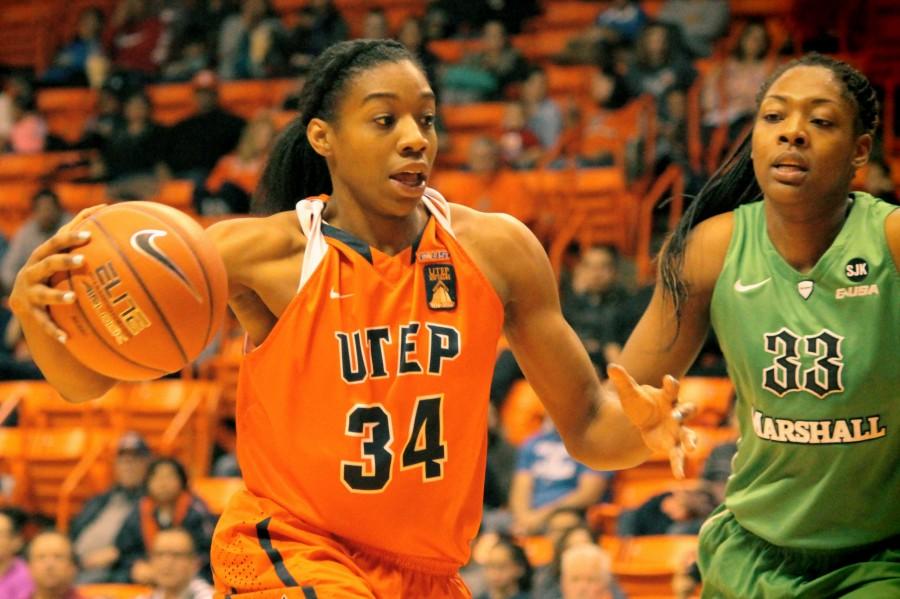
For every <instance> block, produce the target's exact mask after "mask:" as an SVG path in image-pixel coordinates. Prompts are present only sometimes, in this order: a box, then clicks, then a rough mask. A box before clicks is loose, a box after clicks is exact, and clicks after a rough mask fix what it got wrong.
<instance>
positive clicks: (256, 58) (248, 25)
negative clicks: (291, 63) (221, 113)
mask: <svg viewBox="0 0 900 599" xmlns="http://www.w3.org/2000/svg"><path fill="white" fill-rule="evenodd" d="M285 38H286V33H285V31H284V29H283V27H282V25H281V21H280V20H279V19H278V16H277V15H276V14H275V12H274V11H273V10H272V7H271V5H270V4H269V2H268V0H244V2H242V3H241V10H240V12H239V13H238V14H234V15H231V16H230V17H228V18H227V19H225V22H223V23H222V29H221V31H220V33H219V49H218V56H219V76H220V77H222V79H247V78H251V77H256V78H259V77H271V76H275V75H280V74H282V73H284V72H285V70H286V66H287V61H286V57H285V53H286V49H285V42H286V39H285Z"/></svg>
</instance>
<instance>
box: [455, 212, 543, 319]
mask: <svg viewBox="0 0 900 599" xmlns="http://www.w3.org/2000/svg"><path fill="white" fill-rule="evenodd" d="M450 206H451V213H450V218H451V222H452V223H453V232H454V235H455V236H456V239H457V240H458V241H459V243H460V244H461V245H462V246H463V248H464V249H465V250H466V252H467V253H468V254H469V256H470V257H471V258H472V260H474V261H475V264H476V265H477V266H478V268H479V269H480V270H481V272H483V273H484V274H485V276H486V277H487V278H488V280H489V281H490V282H491V284H492V285H493V286H494V290H495V291H496V292H497V295H498V296H499V297H500V299H501V300H502V301H503V303H504V304H506V303H507V301H508V300H509V299H510V297H511V295H512V290H511V288H512V286H513V284H514V278H515V277H517V276H519V275H522V276H525V277H527V276H528V272H529V270H530V268H532V267H537V268H540V267H541V265H543V263H544V262H546V254H545V252H544V249H543V247H542V246H541V244H540V242H538V240H537V238H536V237H535V236H534V234H533V233H532V232H531V231H530V230H529V229H528V227H527V226H525V225H524V224H522V223H521V222H520V221H518V220H516V219H515V218H513V217H512V216H509V215H508V214H500V213H493V212H479V211H478V210H473V209H472V208H468V207H466V206H461V205H459V204H451V205H450Z"/></svg>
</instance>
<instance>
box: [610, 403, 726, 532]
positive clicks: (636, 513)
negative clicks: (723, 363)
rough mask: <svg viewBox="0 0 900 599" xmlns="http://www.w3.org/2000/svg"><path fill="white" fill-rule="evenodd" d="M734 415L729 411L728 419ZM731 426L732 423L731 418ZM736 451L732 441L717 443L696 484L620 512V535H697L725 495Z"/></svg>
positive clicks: (652, 498) (662, 494)
mask: <svg viewBox="0 0 900 599" xmlns="http://www.w3.org/2000/svg"><path fill="white" fill-rule="evenodd" d="M733 417H734V414H733V412H732V414H731V415H730V416H729V419H733ZM730 426H732V427H733V426H734V422H733V420H732V421H731V423H730ZM736 452H737V443H736V442H734V441H728V442H725V443H722V444H720V445H718V446H716V447H715V448H714V449H713V451H712V452H711V453H710V455H709V456H708V457H707V459H706V462H705V463H704V466H703V472H702V473H701V475H700V481H699V483H698V484H697V485H696V486H693V487H688V488H683V489H675V490H673V491H666V492H665V493H660V494H659V495H656V496H654V497H651V498H650V499H648V500H647V501H646V502H645V503H644V504H642V505H641V506H639V507H638V508H637V509H635V510H631V511H628V512H624V513H622V514H621V515H620V516H619V522H618V528H617V530H618V533H619V535H621V536H638V535H661V534H697V533H698V532H699V531H700V526H701V525H702V524H703V521H704V520H705V519H706V517H707V516H708V515H709V514H710V512H712V510H713V509H714V508H715V507H716V506H717V505H719V504H720V503H721V502H722V500H723V499H724V497H725V483H726V481H727V480H728V477H729V476H730V475H731V461H732V458H734V454H735V453H736Z"/></svg>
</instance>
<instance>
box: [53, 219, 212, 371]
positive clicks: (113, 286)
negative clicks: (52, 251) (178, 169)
mask: <svg viewBox="0 0 900 599" xmlns="http://www.w3.org/2000/svg"><path fill="white" fill-rule="evenodd" d="M82 229H84V230H88V231H90V232H91V238H90V241H89V242H88V243H87V244H85V245H83V246H81V247H78V248H75V249H73V250H72V252H73V253H78V254H82V255H84V264H83V266H81V267H79V268H77V269H73V270H71V271H68V272H66V273H59V274H57V275H56V276H54V277H53V279H52V283H53V286H54V287H55V288H57V289H60V290H63V291H68V290H69V289H71V290H74V291H75V295H76V298H77V299H76V300H75V303H74V304H67V305H54V306H51V307H50V314H51V316H52V317H53V319H54V321H56V323H57V324H58V325H59V326H60V327H61V328H62V329H63V330H64V331H65V332H66V334H67V335H68V336H69V340H68V341H67V342H66V346H67V347H68V349H69V351H70V352H72V354H73V355H74V356H75V357H76V358H78V359H79V360H80V361H81V362H82V363H84V365H85V366H87V367H88V368H90V369H92V370H95V371H97V372H99V373H101V374H105V375H107V376H110V377H112V378H116V379H119V380H124V381H140V380H148V379H155V378H158V377H160V376H162V375H164V374H167V373H170V372H174V371H176V370H180V369H181V368H183V367H185V366H186V365H187V364H189V363H190V362H191V361H193V360H194V359H195V358H196V357H197V356H198V355H199V354H200V352H201V351H202V350H203V349H204V348H205V347H206V346H207V345H208V344H209V342H210V341H211V340H212V338H213V335H215V333H216V331H217V330H218V329H219V327H220V326H221V325H222V319H223V317H224V315H225V304H226V301H227V299H228V280H227V275H226V273H225V265H224V264H223V262H222V258H221V257H220V256H219V253H218V252H217V251H216V248H215V246H214V245H213V243H212V241H211V240H210V239H209V238H208V237H207V235H206V232H205V231H204V230H203V228H202V227H201V226H200V225H199V224H197V223H196V222H195V221H194V220H193V219H192V218H191V217H189V216H188V215H186V214H184V213H183V212H181V211H179V210H176V209H175V208H171V207H169V206H165V205H163V204H157V203H154V202H126V203H122V204H114V205H111V206H108V207H106V208H103V209H102V210H99V211H97V212H96V213H94V214H93V215H91V216H90V217H88V218H87V219H85V220H84V221H82V222H80V223H78V225H77V226H76V230H82Z"/></svg>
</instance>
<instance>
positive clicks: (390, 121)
mask: <svg viewBox="0 0 900 599" xmlns="http://www.w3.org/2000/svg"><path fill="white" fill-rule="evenodd" d="M435 113H436V107H435V98H434V93H433V92H432V91H431V86H429V85H428V80H427V79H426V78H425V75H424V74H423V73H422V71H421V70H419V68H418V67H416V66H415V65H414V64H413V63H412V62H410V61H406V60H404V61H402V62H389V63H383V64H381V65H379V66H376V67H374V68H372V69H369V70H368V71H365V72H363V73H360V74H359V75H357V76H356V77H354V79H353V80H352V81H351V82H350V83H349V86H348V89H347V95H346V96H345V97H344V100H343V101H342V102H341V103H340V105H339V106H338V114H337V118H336V120H335V122H334V123H333V124H331V125H326V126H325V130H326V131H327V133H326V140H325V144H326V146H327V147H326V148H325V151H326V152H327V154H328V158H329V159H330V160H329V162H330V168H331V177H332V181H333V183H334V192H335V195H338V194H341V193H343V194H348V195H349V196H350V197H352V198H354V199H355V200H356V201H357V202H359V203H360V204H362V205H363V206H364V207H365V208H366V209H368V210H370V211H373V212H375V213H378V214H381V215H384V216H387V217H403V216H406V215H408V214H409V213H410V212H412V210H414V209H415V207H416V206H417V205H418V203H419V201H420V200H421V198H422V194H423V192H424V191H425V183H426V181H427V180H428V176H429V175H430V173H431V168H432V165H433V164H434V158H435V155H436V153H437V134H436V132H435V129H434V119H435Z"/></svg>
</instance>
